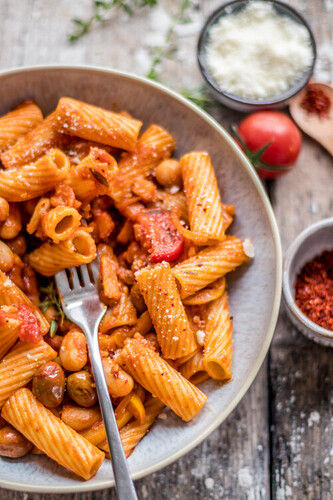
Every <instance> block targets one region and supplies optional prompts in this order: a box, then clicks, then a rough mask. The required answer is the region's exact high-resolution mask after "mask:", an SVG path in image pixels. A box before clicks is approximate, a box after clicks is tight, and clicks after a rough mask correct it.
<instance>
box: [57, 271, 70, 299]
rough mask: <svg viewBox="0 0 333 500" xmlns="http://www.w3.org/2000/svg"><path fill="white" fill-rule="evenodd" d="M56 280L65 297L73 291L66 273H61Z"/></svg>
mask: <svg viewBox="0 0 333 500" xmlns="http://www.w3.org/2000/svg"><path fill="white" fill-rule="evenodd" d="M54 278H55V282H56V285H57V288H58V290H59V293H60V295H62V296H63V297H64V296H65V295H68V294H69V292H70V291H71V289H70V288H69V283H68V278H67V274H66V271H59V272H58V273H57V274H56V275H55V277H54Z"/></svg>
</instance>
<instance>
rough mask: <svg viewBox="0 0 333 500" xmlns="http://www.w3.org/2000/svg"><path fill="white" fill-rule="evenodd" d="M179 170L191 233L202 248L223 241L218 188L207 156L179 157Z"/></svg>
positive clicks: (194, 154) (204, 154)
mask: <svg viewBox="0 0 333 500" xmlns="http://www.w3.org/2000/svg"><path fill="white" fill-rule="evenodd" d="M180 167H181V171H182V175H183V181H184V191H185V194H186V200H187V205H188V212H189V220H190V228H191V231H192V232H193V233H194V234H195V236H196V237H198V238H199V239H200V240H201V242H202V243H203V244H212V243H217V242H218V241H220V240H223V239H224V232H225V226H224V218H223V210H222V203H221V197H220V192H219V188H218V185H217V180H216V177H215V173H214V169H213V165H212V163H211V160H210V157H209V154H208V153H205V152H201V151H198V152H197V151H195V152H192V153H188V154H187V155H185V156H183V157H182V158H181V160H180Z"/></svg>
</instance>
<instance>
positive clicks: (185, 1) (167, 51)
mask: <svg viewBox="0 0 333 500" xmlns="http://www.w3.org/2000/svg"><path fill="white" fill-rule="evenodd" d="M190 5H191V0H182V2H181V4H180V6H179V10H178V12H177V13H176V14H173V15H172V23H171V26H170V27H169V29H168V31H167V32H166V34H165V40H164V45H163V46H162V45H161V46H159V47H155V49H154V50H153V60H152V63H151V66H150V68H149V70H148V72H147V73H146V77H147V78H150V80H158V75H159V71H158V70H159V68H160V66H161V64H162V62H163V59H165V58H170V57H171V56H172V54H173V52H174V51H175V47H174V44H173V35H174V33H175V29H176V27H177V26H178V25H179V24H186V23H189V22H191V19H190V18H189V17H188V16H187V15H186V13H187V9H188V8H189V7H190Z"/></svg>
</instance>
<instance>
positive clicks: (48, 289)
mask: <svg viewBox="0 0 333 500" xmlns="http://www.w3.org/2000/svg"><path fill="white" fill-rule="evenodd" d="M40 291H41V292H42V293H43V294H45V299H44V300H43V302H41V303H40V304H39V307H40V309H41V311H42V313H45V312H46V311H47V310H48V308H49V307H51V306H53V307H54V308H55V309H56V316H57V317H58V318H59V324H60V326H61V325H62V324H63V322H64V320H65V318H66V316H65V313H64V310H63V308H62V306H61V302H60V300H59V296H58V292H57V290H56V289H55V286H54V282H53V280H50V281H49V284H48V285H47V286H43V287H41V288H40ZM57 329H58V321H56V320H55V319H53V320H52V321H51V324H50V330H49V335H50V337H51V338H53V337H54V336H55V334H56V331H57Z"/></svg>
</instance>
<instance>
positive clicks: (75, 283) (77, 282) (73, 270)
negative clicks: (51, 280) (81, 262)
mask: <svg viewBox="0 0 333 500" xmlns="http://www.w3.org/2000/svg"><path fill="white" fill-rule="evenodd" d="M69 271H70V273H71V276H72V282H73V289H74V290H75V289H77V288H81V285H80V280H79V276H78V274H77V269H76V267H74V266H72V267H70V268H69Z"/></svg>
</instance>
